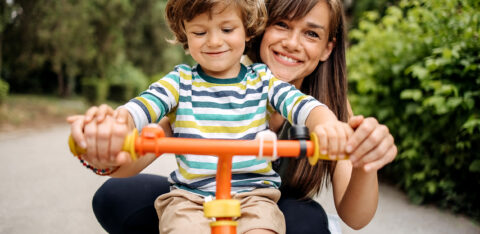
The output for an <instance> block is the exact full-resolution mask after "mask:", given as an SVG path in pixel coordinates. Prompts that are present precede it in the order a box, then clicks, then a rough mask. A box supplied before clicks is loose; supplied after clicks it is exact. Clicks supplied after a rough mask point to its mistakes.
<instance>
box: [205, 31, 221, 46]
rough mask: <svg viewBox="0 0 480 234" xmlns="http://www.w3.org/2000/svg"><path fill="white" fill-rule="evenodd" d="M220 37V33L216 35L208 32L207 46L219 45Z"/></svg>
mask: <svg viewBox="0 0 480 234" xmlns="http://www.w3.org/2000/svg"><path fill="white" fill-rule="evenodd" d="M222 41H223V40H222V38H221V37H220V35H218V34H217V33H210V34H209V36H208V41H207V43H208V46H210V47H218V46H221V45H222Z"/></svg>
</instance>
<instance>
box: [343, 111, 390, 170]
mask: <svg viewBox="0 0 480 234" xmlns="http://www.w3.org/2000/svg"><path fill="white" fill-rule="evenodd" d="M348 124H349V125H350V127H352V128H353V129H355V132H354V133H353V135H352V136H351V137H350V138H349V139H348V142H347V149H346V151H347V153H348V154H349V158H350V161H351V162H352V164H353V167H354V168H363V169H364V170H365V171H367V172H368V171H374V170H375V171H377V170H379V169H381V168H382V167H383V166H385V165H386V164H388V163H390V162H392V161H393V159H395V156H396V155H397V146H395V143H394V140H393V136H392V134H390V131H389V130H388V128H387V126H385V125H383V124H379V123H378V121H377V120H376V119H375V118H373V117H368V118H364V117H363V116H354V117H352V118H351V119H350V120H349V121H348Z"/></svg>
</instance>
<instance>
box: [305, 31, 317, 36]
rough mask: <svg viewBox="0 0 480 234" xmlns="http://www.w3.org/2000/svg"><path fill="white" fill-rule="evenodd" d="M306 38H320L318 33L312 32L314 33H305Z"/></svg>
mask: <svg viewBox="0 0 480 234" xmlns="http://www.w3.org/2000/svg"><path fill="white" fill-rule="evenodd" d="M305 34H306V35H307V36H308V37H311V38H319V37H320V36H319V35H318V33H316V32H314V31H307V32H306V33H305Z"/></svg>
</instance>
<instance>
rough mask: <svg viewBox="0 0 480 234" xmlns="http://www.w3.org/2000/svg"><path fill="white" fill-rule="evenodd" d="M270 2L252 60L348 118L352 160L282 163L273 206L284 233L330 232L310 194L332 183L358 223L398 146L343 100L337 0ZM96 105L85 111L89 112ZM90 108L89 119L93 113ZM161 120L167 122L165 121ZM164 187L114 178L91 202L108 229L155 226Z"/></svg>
mask: <svg viewBox="0 0 480 234" xmlns="http://www.w3.org/2000/svg"><path fill="white" fill-rule="evenodd" d="M267 5H268V13H269V17H270V18H269V23H268V26H267V28H266V30H265V33H264V35H263V36H262V37H260V38H257V40H256V43H254V44H253V47H252V49H251V50H250V53H249V56H250V58H252V60H253V61H261V62H263V63H266V64H267V65H268V66H269V67H270V69H271V70H272V71H273V73H274V74H275V75H276V76H277V77H278V78H280V79H282V80H285V81H288V82H290V83H292V84H294V85H295V86H296V87H297V88H300V89H301V90H302V91H303V92H305V93H307V94H310V95H312V96H314V97H315V98H317V99H319V100H320V101H321V102H323V103H325V104H327V105H328V106H329V108H330V109H332V111H333V112H334V113H335V114H336V115H337V117H338V118H339V119H341V120H343V121H347V120H349V124H350V125H351V127H352V128H354V129H355V133H354V135H353V137H352V138H351V139H349V143H348V144H347V152H350V153H349V156H350V160H341V161H338V162H337V163H331V162H323V163H319V164H318V165H317V166H316V167H310V166H309V165H308V163H307V162H306V160H290V161H282V162H281V163H280V166H279V170H281V171H282V172H283V173H282V174H283V175H282V180H283V182H282V184H283V185H282V188H281V189H282V198H281V200H280V201H279V203H278V204H279V207H280V209H281V210H282V211H283V213H284V215H285V218H286V222H287V233H328V232H329V231H328V222H327V218H326V214H325V211H324V210H323V208H322V207H321V206H320V205H319V204H318V203H316V202H314V201H313V200H312V199H311V197H312V196H313V195H314V194H316V193H318V192H320V188H321V187H322V183H326V182H327V183H328V182H329V181H331V182H332V187H333V195H334V200H335V206H336V208H337V212H338V214H339V216H340V217H341V219H342V220H343V221H344V222H345V223H346V224H347V225H348V226H350V227H352V228H354V229H359V228H362V227H364V226H365V225H367V224H368V223H369V222H370V220H371V219H372V218H373V215H374V214H375V210H376V207H377V201H378V181H377V170H379V169H380V168H381V167H383V166H384V165H386V164H387V163H389V162H391V161H392V160H393V159H394V157H395V155H396V153H397V149H396V147H395V145H394V143H393V137H392V136H391V135H390V133H389V132H388V129H387V128H386V127H385V126H384V125H380V124H378V122H377V121H376V120H375V119H374V118H366V119H363V117H361V116H357V117H353V114H352V111H351V109H350V106H349V104H348V100H347V97H346V92H347V81H346V71H345V70H346V68H345V41H344V40H345V31H344V19H343V13H342V5H341V2H340V0H295V1H292V0H275V1H273V0H272V1H269V2H268V3H267ZM97 111H98V110H90V113H94V112H97ZM88 113H89V112H87V115H86V120H90V119H91V118H93V117H94V116H93V115H89V114H88ZM99 113H100V114H97V116H96V117H97V118H98V119H99V120H101V119H102V118H104V116H105V115H106V114H108V113H111V110H109V109H108V108H106V107H104V106H103V107H100V110H99ZM102 113H103V114H102ZM107 117H108V116H107ZM349 117H350V118H349ZM70 120H71V121H72V122H74V123H73V124H72V135H73V136H74V137H75V139H76V140H77V142H81V140H82V134H83V133H82V129H80V128H79V127H78V126H82V125H83V123H82V121H83V118H71V119H70ZM120 121H122V120H120ZM163 122H164V123H166V121H163ZM283 122H284V121H283V119H281V117H279V116H273V117H272V119H271V121H270V126H271V128H272V130H274V131H279V132H280V135H282V133H284V132H285V131H286V129H288V126H286V125H284V124H283ZM92 126H93V125H92ZM162 126H164V127H168V123H167V124H163V125H162ZM92 128H93V127H90V126H89V125H87V126H86V127H85V134H92V133H96V132H97V131H98V132H99V133H100V132H101V131H102V130H101V128H100V127H99V128H98V129H92ZM102 134H112V133H102ZM122 157H123V159H124V160H127V158H128V157H127V156H125V155H123V156H119V161H122ZM338 157H339V158H341V157H343V155H338ZM87 160H89V161H91V162H92V164H94V165H95V166H97V167H100V168H101V166H104V167H105V166H111V164H115V163H118V162H119V161H117V162H109V161H108V160H107V159H105V158H102V157H100V158H91V159H87ZM152 160H154V158H153V157H144V158H142V159H141V160H138V161H137V162H135V163H133V164H128V165H126V166H129V167H135V168H136V169H137V171H138V172H140V171H141V170H142V169H143V168H145V167H146V165H148V164H149V163H150V162H151V161H152ZM168 190H169V184H168V182H167V181H166V178H164V177H160V176H153V175H138V176H135V177H131V178H126V179H115V178H113V179H110V180H108V181H107V182H106V183H105V184H104V185H103V186H102V187H101V188H100V189H99V190H98V191H97V193H96V194H95V197H94V199H93V208H94V211H95V214H96V216H97V219H98V220H99V222H100V223H101V224H102V226H103V227H104V228H105V229H106V230H107V231H109V232H110V233H125V232H129V231H131V232H132V233H139V232H158V226H157V223H156V222H158V219H157V217H156V213H155V210H154V208H153V201H154V200H155V199H156V198H157V196H159V195H161V194H163V193H165V192H168ZM300 215H301V217H300V218H299V216H300Z"/></svg>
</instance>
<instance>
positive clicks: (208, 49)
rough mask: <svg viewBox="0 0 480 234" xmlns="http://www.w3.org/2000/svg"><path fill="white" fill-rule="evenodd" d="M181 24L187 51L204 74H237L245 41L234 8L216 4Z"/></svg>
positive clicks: (229, 75) (239, 17) (243, 32)
mask: <svg viewBox="0 0 480 234" xmlns="http://www.w3.org/2000/svg"><path fill="white" fill-rule="evenodd" d="M184 25H185V31H186V35H187V41H188V42H187V43H188V50H189V52H190V54H191V55H192V57H193V59H195V61H196V62H197V63H198V64H200V66H201V67H202V70H203V71H204V72H205V73H206V74H207V75H209V76H212V77H215V78H233V77H236V76H237V75H238V73H239V72H240V58H241V56H242V54H243V51H244V50H245V42H246V41H247V40H248V39H247V38H246V33H245V28H244V26H243V21H242V18H241V13H240V11H239V10H238V9H236V8H234V7H232V6H224V5H223V4H217V5H216V6H215V7H214V8H213V9H212V11H211V14H209V13H208V12H205V13H203V14H200V15H197V16H196V17H195V18H193V19H192V20H190V21H184Z"/></svg>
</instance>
